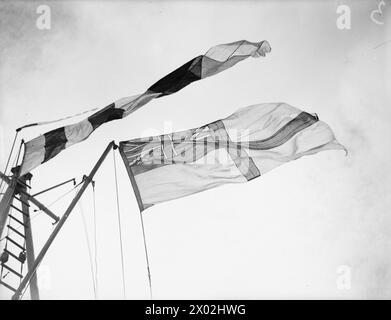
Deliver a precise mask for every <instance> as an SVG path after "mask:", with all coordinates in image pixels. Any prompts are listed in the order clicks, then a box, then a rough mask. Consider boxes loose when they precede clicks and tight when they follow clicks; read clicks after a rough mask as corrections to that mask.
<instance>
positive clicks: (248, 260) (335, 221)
mask: <svg viewBox="0 0 391 320" xmlns="http://www.w3.org/2000/svg"><path fill="white" fill-rule="evenodd" d="M41 4H47V5H49V7H50V9H51V28H50V29H49V30H39V29H38V28H37V27H36V20H37V18H38V17H39V14H37V13H36V9H37V7H38V6H39V5H41ZM341 4H345V5H348V6H349V7H350V9H351V28H350V29H344V30H340V29H338V28H337V24H336V19H337V18H338V16H339V15H340V14H338V13H337V12H336V11H337V7H338V6H339V5H341ZM390 5H391V3H390V2H387V3H386V6H385V7H383V9H382V10H383V14H382V15H379V14H375V15H374V17H375V19H377V20H376V21H378V22H379V21H380V22H384V24H377V23H375V22H374V21H373V20H372V19H371V17H370V16H371V13H372V11H373V10H376V9H377V7H378V1H374V0H371V1H369V0H368V1H348V0H344V1H289V2H288V1H227V2H223V1H181V2H179V1H145V2H141V1H110V2H104V1H67V2H65V1H64V2H62V1H55V2H54V1H52V2H51V1H49V2H47V1H46V2H44V1H42V2H41V1H39V2H31V1H29V2H22V1H12V2H7V1H2V2H1V3H0V36H1V37H0V144H1V148H0V152H1V154H0V160H1V161H0V165H1V170H3V168H4V167H5V162H6V156H7V153H8V151H9V149H10V147H11V143H12V139H13V135H14V133H15V129H16V128H17V127H19V126H22V125H25V124H27V123H30V122H37V121H45V120H52V119H57V118H61V117H64V116H68V115H72V114H76V113H79V112H82V111H85V110H88V109H91V108H94V107H104V106H106V105H108V104H109V103H111V102H112V101H114V100H117V99H119V98H122V97H125V96H131V95H135V94H139V93H142V92H143V91H145V89H146V88H148V87H149V86H150V85H151V84H153V83H154V82H155V81H156V80H158V79H159V78H161V77H162V76H164V75H166V74H167V73H169V72H171V71H172V70H174V69H175V68H176V67H178V66H180V65H182V64H183V63H185V62H187V61H188V60H190V59H191V58H193V57H195V56H197V55H199V54H203V53H205V52H206V51H207V50H208V49H209V48H210V47H211V46H213V45H216V44H221V43H227V42H233V41H237V40H242V39H246V40H249V41H254V42H256V41H261V40H268V41H269V43H270V44H271V47H272V52H271V53H270V54H269V55H267V57H266V58H259V59H247V60H246V61H244V62H242V63H240V64H238V65H236V66H235V67H233V68H232V69H230V70H227V71H225V72H223V73H221V74H219V75H217V76H214V77H211V78H208V79H205V80H202V81H199V82H196V83H194V84H192V85H190V86H188V87H186V88H185V89H183V90H182V91H181V92H178V93H176V94H174V95H172V96H168V97H164V98H161V99H158V100H154V101H152V102H151V103H149V104H148V105H147V106H145V107H143V108H142V109H141V110H139V111H137V112H136V113H134V114H132V115H131V116H129V117H127V118H126V119H123V120H120V121H113V122H110V123H108V124H105V125H103V126H102V127H100V128H99V129H98V130H96V131H95V132H94V133H93V134H92V135H91V137H90V138H89V139H88V140H86V141H84V142H83V143H80V144H78V145H75V146H72V147H71V148H69V149H67V150H66V151H64V152H63V153H61V155H59V156H57V157H56V158H55V159H53V160H51V161H49V162H48V163H46V164H44V165H42V166H40V167H39V168H37V169H35V170H34V171H33V172H32V173H33V180H32V192H37V191H39V190H41V189H43V188H46V187H48V186H51V185H53V184H56V183H59V182H61V181H64V180H66V179H69V178H73V177H75V178H77V180H78V181H80V178H81V177H82V175H83V174H87V173H88V172H89V171H90V170H91V168H92V167H93V165H94V164H95V162H96V161H97V159H98V157H99V156H100V154H101V153H102V152H103V150H104V148H105V147H106V145H107V144H108V143H109V142H110V141H111V140H115V141H117V142H118V141H122V140H128V139H133V138H137V137H141V136H147V135H155V134H160V133H163V132H165V133H169V132H172V131H178V130H183V129H188V128H193V127H197V126H200V125H204V124H206V123H208V122H211V121H214V120H217V119H221V118H224V117H226V116H228V115H229V114H231V113H233V112H234V111H235V110H237V109H238V108H240V107H244V106H247V105H251V104H256V103H262V102H287V103H289V104H291V105H293V106H296V107H298V108H301V109H303V110H305V111H307V112H312V113H317V114H318V115H319V117H320V119H321V120H323V121H325V122H326V123H328V124H329V125H330V126H331V128H332V129H333V130H334V132H335V134H336V136H337V139H338V140H339V141H340V142H341V143H342V144H344V145H345V146H346V147H347V149H348V150H349V155H348V156H347V157H345V155H344V153H343V152H341V151H329V152H323V153H320V154H317V155H314V156H310V157H305V158H303V159H300V160H297V161H294V162H291V163H289V164H286V165H284V166H281V167H279V168H277V169H276V170H274V171H272V172H270V173H268V174H266V175H265V176H262V177H261V178H259V179H255V180H253V181H251V182H249V183H246V184H240V185H227V186H223V187H220V188H217V189H213V190H209V191H206V192H203V193H199V194H196V195H193V196H190V197H186V198H182V199H178V200H175V201H170V202H167V203H164V204H160V205H156V206H154V207H152V208H150V209H148V210H146V211H145V212H144V214H145V228H146V234H147V241H148V247H149V253H150V264H151V272H152V281H153V290H154V298H157V299H171V298H177V299H188V298H205V299H208V298H244V299H246V298H249V299H257V298H258V299H260V298H341V297H345V298H386V297H387V298H391V271H390V270H391V256H390V254H389V253H390V252H391V239H390V238H391V218H390V211H389V208H390V205H391V197H390V192H389V191H390V187H391V174H390V171H389V170H388V169H389V163H390V160H391V150H390V146H389V141H388V140H389V137H390V136H391V126H390V125H389V118H390V116H391V111H390V95H389V92H391V91H390V89H391V88H390V81H389V75H390V62H389V61H390V60H389V57H390V50H391V47H390V42H387V41H389V40H390V39H391V38H390V37H391V34H390V19H389V18H390V17H389V14H390ZM387 19H388V21H387ZM387 57H388V61H387ZM387 91H388V95H387ZM76 120H77V119H73V120H71V121H66V122H64V123H72V122H74V121H76ZM57 126H59V125H58V124H56V125H51V126H42V127H38V128H31V129H25V130H24V131H22V132H21V135H20V137H21V138H24V139H25V140H29V139H31V138H34V137H35V136H37V135H38V134H41V133H44V132H46V131H48V130H49V129H52V128H56V127H57ZM116 158H117V167H118V175H119V190H120V203H121V217H122V230H123V236H124V253H125V273H126V274H125V276H126V281H125V283H126V298H128V299H134V298H136V299H144V298H148V297H149V292H148V280H147V275H146V267H145V256H144V252H143V242H142V233H141V226H140V220H139V213H138V206H137V202H136V199H135V197H134V195H133V192H132V189H131V185H130V181H129V179H128V176H127V174H126V170H125V168H124V166H123V163H122V162H121V160H120V157H119V154H117V155H116ZM95 180H96V196H97V215H98V221H97V228H98V245H97V250H98V258H97V260H98V282H99V283H98V295H99V298H107V299H114V298H117V299H121V298H123V295H122V280H121V261H120V251H119V239H118V222H117V216H116V215H117V213H116V205H115V203H116V202H115V185H114V171H113V155H112V154H110V155H109V156H108V157H107V159H106V161H105V163H104V164H103V165H102V167H101V169H100V170H99V172H98V174H97V175H96V178H95ZM70 189H71V186H65V187H62V188H61V189H59V190H56V191H52V192H50V193H48V194H46V195H42V196H40V200H42V202H44V203H45V204H50V203H51V202H53V201H54V200H55V199H56V198H57V197H59V196H60V195H62V194H63V193H65V192H66V191H68V190H70ZM72 195H74V193H71V194H70V195H69V196H68V197H66V198H65V199H64V200H62V201H60V202H58V203H56V204H55V205H53V206H52V207H50V208H51V209H52V210H53V211H55V212H56V213H57V214H58V215H62V214H63V212H64V211H65V209H66V206H67V204H69V202H70V200H71V196H72ZM81 205H82V208H80V207H77V208H76V209H75V210H74V211H73V213H72V214H71V216H70V218H69V220H68V221H67V223H66V225H65V227H64V228H63V230H62V231H61V232H60V234H59V236H58V238H57V239H56V240H55V242H54V244H53V246H52V247H51V248H50V250H49V253H48V254H47V256H46V258H45V259H44V261H43V262H42V266H41V270H40V273H39V275H40V286H41V297H42V298H46V299H57V298H62V299H92V298H93V297H94V295H93V290H92V282H91V272H90V262H89V257H88V250H87V244H86V239H85V235H84V231H83V223H82V213H84V215H85V217H86V221H87V226H88V233H89V237H90V241H91V246H92V247H93V243H92V240H93V210H92V190H91V188H89V189H88V190H87V192H86V194H85V196H84V197H83V200H82V202H81ZM33 215H34V214H33ZM52 228H53V227H52V226H51V221H50V220H49V219H48V218H47V216H45V215H43V214H39V215H38V216H37V217H35V218H34V219H33V232H34V240H35V246H36V249H37V250H38V248H40V247H41V246H42V244H43V243H44V241H45V240H46V239H47V237H48V236H49V234H50V232H51V231H52ZM2 244H3V243H2ZM346 270H350V272H351V286H350V288H345V290H343V288H341V287H339V286H338V283H340V282H339V281H340V280H341V278H339V277H340V276H341V275H342V276H343V275H345V276H346ZM0 296H1V297H3V298H6V297H8V296H9V292H7V291H6V290H5V289H3V288H0ZM25 297H26V298H28V293H27V294H26V296H25Z"/></svg>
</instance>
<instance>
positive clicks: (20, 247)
mask: <svg viewBox="0 0 391 320" xmlns="http://www.w3.org/2000/svg"><path fill="white" fill-rule="evenodd" d="M5 238H6V239H7V240H8V241H11V242H12V243H13V244H14V245H15V246H17V247H18V248H19V249H21V250H23V251H24V247H22V246H21V245H20V244H19V243H17V242H16V241H15V240H13V239H11V238H10V237H8V236H6V237H5Z"/></svg>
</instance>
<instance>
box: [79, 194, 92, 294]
mask: <svg viewBox="0 0 391 320" xmlns="http://www.w3.org/2000/svg"><path fill="white" fill-rule="evenodd" d="M76 194H77V191H76ZM77 205H78V207H79V211H80V213H81V217H82V221H83V229H84V236H85V239H86V242H87V250H88V257H89V260H90V272H91V279H92V287H93V289H94V298H95V300H96V299H97V294H96V283H95V274H94V265H93V262H92V261H93V259H92V252H91V245H90V237H89V235H88V229H87V222H86V218H85V215H84V210H83V206H82V205H81V202H80V201H78V202H77Z"/></svg>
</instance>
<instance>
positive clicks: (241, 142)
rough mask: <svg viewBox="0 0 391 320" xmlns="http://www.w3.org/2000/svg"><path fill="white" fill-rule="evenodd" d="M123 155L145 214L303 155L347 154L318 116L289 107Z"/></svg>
mask: <svg viewBox="0 0 391 320" xmlns="http://www.w3.org/2000/svg"><path fill="white" fill-rule="evenodd" d="M119 149H120V152H121V155H122V158H123V161H124V163H125V167H126V168H127V171H128V174H129V177H130V180H131V182H132V186H133V189H134V192H135V195H136V198H137V201H138V204H139V208H140V210H141V211H143V210H145V209H146V208H148V207H150V206H152V205H154V204H157V203H160V202H164V201H167V200H172V199H177V198H180V197H184V196H188V195H190V194H193V193H197V192H200V191H203V190H207V189H210V188H214V187H217V186H220V185H222V184H226V183H239V182H246V181H250V180H252V179H254V178H257V177H259V176H260V175H262V174H264V173H266V172H268V171H270V170H271V169H273V168H275V167H277V166H279V165H281V164H283V163H285V162H288V161H291V160H295V159H298V158H300V157H302V156H304V155H310V154H314V153H317V152H319V151H323V150H330V149H335V150H338V149H342V150H345V151H346V149H345V148H344V147H343V146H342V145H341V144H339V143H338V141H337V140H336V138H335V136H334V133H333V131H332V130H331V129H330V127H329V126H328V125H327V124H326V123H324V122H322V121H319V119H318V116H317V115H316V114H310V113H307V112H304V111H301V110H299V109H297V108H295V107H292V106H290V105H288V104H286V103H264V104H258V105H254V106H250V107H246V108H243V109H240V110H238V111H237V112H235V113H234V114H232V115H231V116H229V117H227V118H225V119H222V120H218V121H215V122H212V123H209V124H207V125H205V126H202V127H200V128H195V129H190V130H186V131H181V132H176V133H171V134H166V135H160V136H152V137H146V138H141V139H134V140H129V141H123V142H121V143H120V147H119Z"/></svg>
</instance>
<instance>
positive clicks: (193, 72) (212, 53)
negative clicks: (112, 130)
mask: <svg viewBox="0 0 391 320" xmlns="http://www.w3.org/2000/svg"><path fill="white" fill-rule="evenodd" d="M270 51H271V48H270V45H269V43H268V42H267V41H261V42H257V43H252V42H249V41H246V40H242V41H237V42H232V43H227V44H221V45H217V46H214V47H212V48H211V49H209V51H208V52H207V53H205V54H204V55H200V56H198V57H196V58H194V59H192V60H190V61H189V62H187V63H185V64H184V65H183V66H181V67H179V68H178V69H176V70H174V71H173V72H171V73H170V74H168V75H167V76H165V77H164V78H162V79H160V80H159V81H158V82H156V83H155V84H153V85H152V86H151V87H149V88H148V89H147V91H145V92H144V93H142V94H139V95H136V96H132V97H126V98H122V99H120V100H118V101H115V102H113V103H111V104H110V105H108V106H107V107H105V108H103V109H101V110H99V111H98V112H96V113H94V114H93V115H91V116H90V117H88V118H87V119H84V120H83V121H80V122H78V123H75V124H71V125H68V126H64V127H61V128H58V129H55V130H52V131H49V132H47V133H45V134H43V135H40V136H38V137H36V138H35V139H33V140H30V141H28V142H26V144H25V153H24V157H23V163H22V168H21V175H23V174H25V173H27V172H29V171H31V170H33V169H34V168H36V167H37V166H39V165H40V164H42V163H45V162H47V161H48V160H50V159H52V158H53V157H55V156H56V155H58V154H59V153H60V152H61V151H62V150H64V149H66V148H68V147H70V146H72V145H74V144H76V143H79V142H81V141H83V140H85V139H87V138H88V137H89V135H90V134H91V133H92V132H93V131H94V130H95V129H96V128H98V127H99V126H101V125H102V124H103V123H106V122H109V121H112V120H117V119H122V118H124V117H126V116H128V115H129V114H131V113H132V112H134V111H136V110H137V109H139V108H140V107H142V106H144V105H145V104H146V103H148V102H149V101H151V100H152V99H155V98H159V97H162V96H166V95H170V94H172V93H175V92H177V91H179V90H181V89H183V88H184V87H186V86H187V85H189V84H190V83H192V82H195V81H198V80H200V79H204V78H207V77H210V76H213V75H215V74H217V73H220V72H222V71H224V70H226V69H228V68H231V67H232V66H234V65H235V64H236V63H238V62H239V61H242V60H244V59H247V58H248V57H250V56H251V57H259V56H265V54H266V53H268V52H270ZM38 124H39V123H37V124H36V125H38ZM29 126H33V125H29Z"/></svg>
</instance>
